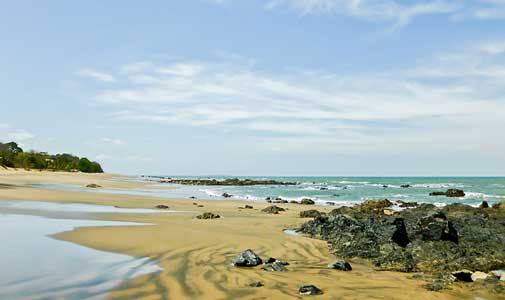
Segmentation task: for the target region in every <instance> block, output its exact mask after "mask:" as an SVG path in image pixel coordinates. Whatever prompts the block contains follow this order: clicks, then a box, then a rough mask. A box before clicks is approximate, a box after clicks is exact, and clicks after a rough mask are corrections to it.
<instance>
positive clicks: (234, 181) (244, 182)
mask: <svg viewBox="0 0 505 300" xmlns="http://www.w3.org/2000/svg"><path fill="white" fill-rule="evenodd" d="M159 182H160V183H172V184H184V185H209V186H251V185H296V184H298V183H296V182H282V181H276V180H253V179H238V178H227V179H224V180H216V179H172V178H167V179H163V180H160V181H159Z"/></svg>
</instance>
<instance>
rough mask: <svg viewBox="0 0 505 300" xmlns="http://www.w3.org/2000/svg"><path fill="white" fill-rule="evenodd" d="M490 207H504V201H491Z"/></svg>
mask: <svg viewBox="0 0 505 300" xmlns="http://www.w3.org/2000/svg"><path fill="white" fill-rule="evenodd" d="M491 207H492V208H495V209H505V201H502V202H498V203H493V205H492V206H491Z"/></svg>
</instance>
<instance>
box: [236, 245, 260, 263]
mask: <svg viewBox="0 0 505 300" xmlns="http://www.w3.org/2000/svg"><path fill="white" fill-rule="evenodd" d="M262 263H263V260H262V259H261V258H260V257H259V256H258V255H256V253H254V251H252V250H251V249H247V250H245V251H243V252H242V253H240V254H239V255H238V256H237V257H236V258H235V260H234V261H233V265H234V266H236V267H256V266H259V265H261V264H262Z"/></svg>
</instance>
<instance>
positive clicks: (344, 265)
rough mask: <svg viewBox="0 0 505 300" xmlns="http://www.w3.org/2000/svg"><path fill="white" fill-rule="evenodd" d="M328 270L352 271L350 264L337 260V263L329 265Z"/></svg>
mask: <svg viewBox="0 0 505 300" xmlns="http://www.w3.org/2000/svg"><path fill="white" fill-rule="evenodd" d="M328 268H329V269H335V270H340V271H351V270H352V267H351V264H350V263H348V262H346V261H345V260H339V261H336V262H334V263H332V264H329V265H328Z"/></svg>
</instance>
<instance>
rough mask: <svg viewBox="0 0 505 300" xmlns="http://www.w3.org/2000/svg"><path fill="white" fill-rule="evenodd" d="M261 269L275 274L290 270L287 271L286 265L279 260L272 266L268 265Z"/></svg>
mask: <svg viewBox="0 0 505 300" xmlns="http://www.w3.org/2000/svg"><path fill="white" fill-rule="evenodd" d="M261 269H262V270H263V271H274V272H285V271H287V270H288V269H286V267H285V266H284V264H283V263H282V262H281V261H279V260H276V261H274V262H273V263H271V264H267V265H265V266H264V267H262V268H261Z"/></svg>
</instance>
